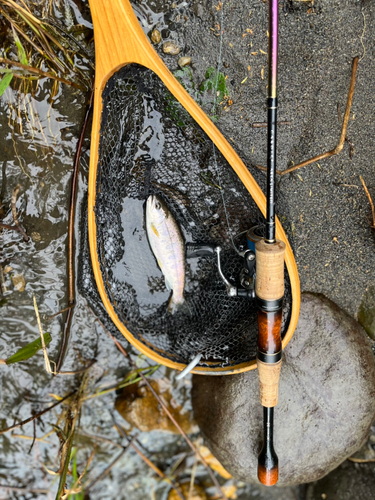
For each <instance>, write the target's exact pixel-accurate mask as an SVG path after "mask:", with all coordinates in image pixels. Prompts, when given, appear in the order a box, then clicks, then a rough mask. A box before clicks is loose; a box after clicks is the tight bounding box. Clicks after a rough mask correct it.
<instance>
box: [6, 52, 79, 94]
mask: <svg viewBox="0 0 375 500" xmlns="http://www.w3.org/2000/svg"><path fill="white" fill-rule="evenodd" d="M0 63H3V64H10V65H11V66H16V67H17V68H21V69H23V70H25V71H28V72H29V73H33V74H34V75H39V76H41V77H43V78H52V79H53V80H57V81H58V82H61V83H65V84H66V85H70V86H71V87H74V88H75V89H79V90H84V91H85V90H87V89H86V88H85V87H83V86H82V85H78V84H77V83H74V82H70V81H69V80H65V78H60V77H58V76H56V75H54V74H53V73H47V72H46V71H42V70H41V69H38V68H33V67H32V66H27V65H26V64H22V63H19V62H16V61H11V60H10V59H4V58H3V57H0Z"/></svg>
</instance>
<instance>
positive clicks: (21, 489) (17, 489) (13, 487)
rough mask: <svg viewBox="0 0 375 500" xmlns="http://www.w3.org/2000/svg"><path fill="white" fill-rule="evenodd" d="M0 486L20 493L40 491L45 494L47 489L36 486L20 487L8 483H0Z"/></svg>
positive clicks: (47, 491)
mask: <svg viewBox="0 0 375 500" xmlns="http://www.w3.org/2000/svg"><path fill="white" fill-rule="evenodd" d="M0 488H4V489H5V490H9V491H19V492H20V493H42V494H44V495H46V494H47V493H49V490H42V489H37V488H20V487H18V486H10V485H9V484H0Z"/></svg>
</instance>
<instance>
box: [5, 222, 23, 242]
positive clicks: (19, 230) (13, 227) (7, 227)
mask: <svg viewBox="0 0 375 500" xmlns="http://www.w3.org/2000/svg"><path fill="white" fill-rule="evenodd" d="M0 228H1V229H9V230H11V231H18V232H19V233H21V234H22V231H21V227H20V226H11V225H10V224H4V223H3V222H0ZM26 238H27V240H25V241H28V239H29V237H28V236H27V235H26ZM24 239H25V237H24Z"/></svg>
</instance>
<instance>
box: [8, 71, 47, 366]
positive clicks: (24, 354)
mask: <svg viewBox="0 0 375 500" xmlns="http://www.w3.org/2000/svg"><path fill="white" fill-rule="evenodd" d="M6 76H8V75H6ZM6 76H4V78H6ZM12 76H13V75H12ZM4 78H3V79H2V80H1V83H2V82H3V80H4ZM1 83H0V86H1ZM51 340H52V337H51V334H50V333H48V332H46V333H45V334H44V342H45V343H46V346H48V344H49V343H50V342H51ZM42 347H43V346H42V339H41V338H38V339H36V340H34V341H33V342H30V344H27V345H25V346H24V347H21V349H19V350H18V351H17V352H16V353H15V354H13V356H11V357H10V358H8V359H7V360H6V364H7V365H11V364H13V363H19V362H20V361H26V359H29V358H31V357H32V356H34V354H36V353H37V352H38V351H40V350H41V349H42Z"/></svg>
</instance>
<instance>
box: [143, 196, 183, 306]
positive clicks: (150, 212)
mask: <svg viewBox="0 0 375 500" xmlns="http://www.w3.org/2000/svg"><path fill="white" fill-rule="evenodd" d="M146 230H147V236H148V240H149V242H150V246H151V249H152V251H153V254H154V255H155V258H156V260H157V262H158V264H159V267H160V269H161V271H162V273H163V274H164V279H165V284H166V286H167V288H168V290H172V292H173V293H172V297H171V299H170V301H169V304H168V311H169V312H170V313H172V314H174V313H175V312H176V311H177V310H178V309H179V307H180V306H181V305H182V304H183V303H184V300H185V299H184V286H185V255H184V241H183V239H182V235H181V231H180V229H179V227H178V226H177V223H176V221H175V220H174V218H173V217H172V214H171V213H170V211H169V210H168V208H167V207H166V205H165V203H164V202H163V200H162V199H161V198H159V197H158V196H157V195H151V196H149V198H148V199H147V204H146Z"/></svg>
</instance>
